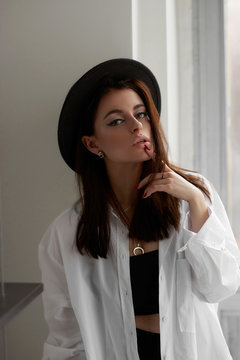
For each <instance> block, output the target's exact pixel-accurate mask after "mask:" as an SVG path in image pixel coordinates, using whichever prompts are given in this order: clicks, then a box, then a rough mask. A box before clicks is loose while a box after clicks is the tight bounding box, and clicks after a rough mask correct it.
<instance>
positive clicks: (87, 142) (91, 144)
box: [81, 135, 99, 155]
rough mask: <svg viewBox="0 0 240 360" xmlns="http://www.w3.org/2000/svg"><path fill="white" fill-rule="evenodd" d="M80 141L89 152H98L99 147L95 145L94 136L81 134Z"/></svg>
mask: <svg viewBox="0 0 240 360" xmlns="http://www.w3.org/2000/svg"><path fill="white" fill-rule="evenodd" d="M81 140H82V143H83V145H84V146H85V147H86V148H87V149H88V150H89V151H91V153H93V154H96V155H97V153H98V152H99V147H98V145H97V140H96V138H95V136H93V135H92V136H83V137H82V139H81Z"/></svg>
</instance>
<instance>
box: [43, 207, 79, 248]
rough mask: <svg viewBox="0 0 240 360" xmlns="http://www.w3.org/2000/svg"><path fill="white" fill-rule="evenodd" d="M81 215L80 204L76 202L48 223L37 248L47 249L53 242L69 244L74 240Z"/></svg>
mask: <svg viewBox="0 0 240 360" xmlns="http://www.w3.org/2000/svg"><path fill="white" fill-rule="evenodd" d="M81 213H82V203H81V201H80V200H78V201H76V202H75V203H74V204H73V205H72V206H71V207H69V208H67V209H65V210H64V211H62V212H61V213H60V214H59V215H58V216H57V217H56V218H55V219H54V220H53V221H52V222H51V223H50V225H49V226H48V228H47V230H46V231H45V233H44V235H43V237H42V239H41V241H40V244H39V246H40V247H41V246H44V247H48V246H49V245H50V244H51V243H53V242H54V243H56V242H62V241H64V242H69V241H70V240H72V239H74V236H75V233H76V228H77V225H78V222H79V219H80V216H81Z"/></svg>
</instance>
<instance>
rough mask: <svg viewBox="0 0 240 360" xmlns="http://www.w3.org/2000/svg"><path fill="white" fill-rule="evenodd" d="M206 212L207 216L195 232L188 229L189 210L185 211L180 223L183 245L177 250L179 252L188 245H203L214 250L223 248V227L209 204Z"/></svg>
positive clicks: (189, 224) (189, 223)
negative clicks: (181, 223)
mask: <svg viewBox="0 0 240 360" xmlns="http://www.w3.org/2000/svg"><path fill="white" fill-rule="evenodd" d="M208 213H209V217H208V218H207V220H206V221H205V223H204V224H203V226H202V227H201V229H200V230H199V231H198V232H197V233H195V232H193V231H192V230H190V228H191V220H190V211H188V212H187V213H186V216H185V219H184V221H183V225H182V231H183V234H182V236H183V237H184V243H185V245H184V246H183V247H181V248H180V249H179V250H178V252H179V253H181V252H182V251H185V250H186V249H187V247H188V246H194V245H196V246H199V245H204V246H207V247H209V248H213V249H216V250H223V249H225V229H224V227H223V226H222V223H221V222H220V221H219V219H218V217H217V216H216V214H215V213H214V211H213V210H212V209H211V208H210V207H209V206H208Z"/></svg>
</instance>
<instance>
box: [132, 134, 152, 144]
mask: <svg viewBox="0 0 240 360" xmlns="http://www.w3.org/2000/svg"><path fill="white" fill-rule="evenodd" d="M141 143H150V140H149V138H148V137H146V136H139V137H138V138H137V139H136V140H135V141H134V143H133V145H137V144H141Z"/></svg>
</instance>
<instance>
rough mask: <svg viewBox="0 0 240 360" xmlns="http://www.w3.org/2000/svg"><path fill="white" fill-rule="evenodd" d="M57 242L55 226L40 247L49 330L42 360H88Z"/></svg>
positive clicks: (47, 233)
mask: <svg viewBox="0 0 240 360" xmlns="http://www.w3.org/2000/svg"><path fill="white" fill-rule="evenodd" d="M57 238H58V234H57V229H56V227H55V226H54V225H53V224H52V225H51V226H50V227H49V228H48V230H47V231H46V233H45V234H44V236H43V238H42V240H41V242H40V244H39V253H38V254H39V265H40V269H41V272H42V282H43V286H44V290H43V295H42V296H43V306H44V316H45V319H46V321H47V324H48V327H49V335H48V338H47V340H46V342H45V344H44V348H43V357H42V360H68V359H71V360H86V355H85V351H84V346H83V341H82V337H81V333H80V328H79V324H78V322H77V319H76V317H75V314H74V311H73V308H72V306H71V301H70V298H69V293H68V287H67V281H66V276H65V272H64V266H63V262H62V257H61V252H60V249H59V245H58V242H57Z"/></svg>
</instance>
